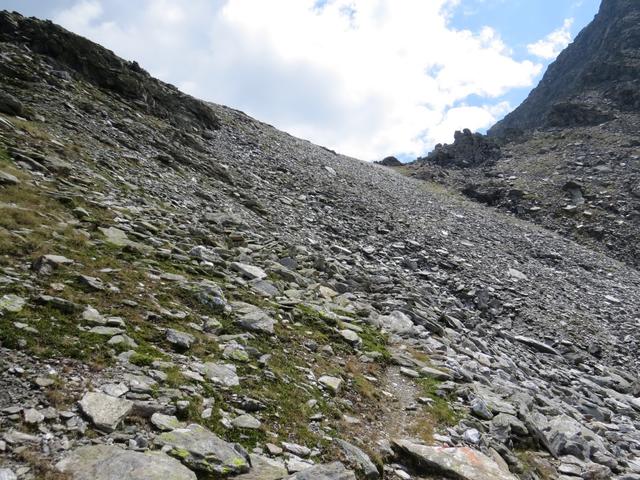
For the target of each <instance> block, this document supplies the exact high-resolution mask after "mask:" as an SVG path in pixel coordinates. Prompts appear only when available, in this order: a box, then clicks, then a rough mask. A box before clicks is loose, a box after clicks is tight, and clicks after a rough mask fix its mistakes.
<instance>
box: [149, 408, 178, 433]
mask: <svg viewBox="0 0 640 480" xmlns="http://www.w3.org/2000/svg"><path fill="white" fill-rule="evenodd" d="M151 423H152V424H153V425H154V426H155V427H156V428H157V429H158V430H162V431H164V432H170V431H171V430H176V429H178V428H184V427H186V424H185V423H184V422H181V421H180V420H178V419H177V418H176V417H174V416H173V415H165V414H164V413H159V412H156V413H154V414H153V415H151Z"/></svg>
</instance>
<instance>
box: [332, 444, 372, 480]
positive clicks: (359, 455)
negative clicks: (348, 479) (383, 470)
mask: <svg viewBox="0 0 640 480" xmlns="http://www.w3.org/2000/svg"><path fill="white" fill-rule="evenodd" d="M336 443H337V444H338V445H339V446H340V448H341V449H342V451H343V452H344V454H345V455H346V457H347V461H348V463H349V464H350V465H352V466H353V467H355V468H356V470H359V471H361V472H362V475H363V476H364V478H367V479H370V480H373V479H376V478H380V472H378V469H377V468H376V466H375V464H374V463H373V462H372V461H371V458H369V455H367V454H366V453H364V452H363V451H362V450H360V449H359V448H358V447H356V446H355V445H352V444H350V443H348V442H345V441H344V440H340V439H336Z"/></svg>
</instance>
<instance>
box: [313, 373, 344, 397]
mask: <svg viewBox="0 0 640 480" xmlns="http://www.w3.org/2000/svg"><path fill="white" fill-rule="evenodd" d="M318 382H320V384H321V385H323V386H325V387H327V388H328V389H329V390H331V392H332V393H334V394H337V393H338V392H339V391H340V387H341V386H342V379H340V378H337V377H332V376H329V375H323V376H322V377H320V378H319V379H318Z"/></svg>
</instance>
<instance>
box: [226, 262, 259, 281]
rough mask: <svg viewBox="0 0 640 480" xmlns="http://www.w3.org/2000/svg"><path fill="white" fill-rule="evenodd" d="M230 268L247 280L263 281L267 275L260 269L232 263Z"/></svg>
mask: <svg viewBox="0 0 640 480" xmlns="http://www.w3.org/2000/svg"><path fill="white" fill-rule="evenodd" d="M231 268H232V269H233V270H235V271H236V272H238V273H240V274H241V275H242V276H243V277H245V278H248V279H249V280H263V279H265V278H267V273H266V272H265V271H264V270H262V269H261V268H260V267H256V266H254V265H247V264H246V263H239V262H233V263H232V264H231Z"/></svg>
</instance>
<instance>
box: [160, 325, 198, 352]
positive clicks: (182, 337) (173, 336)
mask: <svg viewBox="0 0 640 480" xmlns="http://www.w3.org/2000/svg"><path fill="white" fill-rule="evenodd" d="M165 338H166V339H167V342H169V343H170V344H171V345H173V346H174V347H176V348H177V349H180V350H188V349H189V348H191V345H192V344H193V342H195V341H196V337H194V336H193V335H191V334H189V333H185V332H180V331H178V330H174V329H173V328H168V329H167V331H166V333H165Z"/></svg>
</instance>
